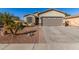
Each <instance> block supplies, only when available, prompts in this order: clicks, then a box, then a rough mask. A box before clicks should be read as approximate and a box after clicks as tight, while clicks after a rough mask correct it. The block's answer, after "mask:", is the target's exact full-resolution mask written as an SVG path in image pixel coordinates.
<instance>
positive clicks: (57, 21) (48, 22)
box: [42, 17, 63, 26]
mask: <svg viewBox="0 0 79 59" xmlns="http://www.w3.org/2000/svg"><path fill="white" fill-rule="evenodd" d="M62 20H63V19H62V18H47V17H46V18H45V17H44V18H42V21H43V26H60V25H62Z"/></svg>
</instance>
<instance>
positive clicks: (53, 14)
mask: <svg viewBox="0 0 79 59" xmlns="http://www.w3.org/2000/svg"><path fill="white" fill-rule="evenodd" d="M44 16H45V17H46V16H51V17H54V16H58V17H65V14H63V13H60V12H57V11H54V10H52V11H49V12H46V13H43V14H40V15H39V19H40V20H39V23H41V17H44Z"/></svg>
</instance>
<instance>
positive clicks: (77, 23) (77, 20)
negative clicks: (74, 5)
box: [66, 15, 79, 26]
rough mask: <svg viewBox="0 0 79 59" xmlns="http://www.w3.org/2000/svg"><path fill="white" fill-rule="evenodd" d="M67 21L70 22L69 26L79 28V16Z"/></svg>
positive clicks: (67, 18)
mask: <svg viewBox="0 0 79 59" xmlns="http://www.w3.org/2000/svg"><path fill="white" fill-rule="evenodd" d="M66 21H68V22H69V26H79V15H78V16H68V17H66Z"/></svg>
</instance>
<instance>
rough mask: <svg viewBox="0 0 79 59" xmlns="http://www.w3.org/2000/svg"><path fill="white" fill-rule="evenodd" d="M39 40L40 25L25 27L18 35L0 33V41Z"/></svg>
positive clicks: (26, 41)
mask: <svg viewBox="0 0 79 59" xmlns="http://www.w3.org/2000/svg"><path fill="white" fill-rule="evenodd" d="M38 42H39V27H38V26H35V27H25V28H24V29H23V30H22V31H19V32H18V34H17V35H15V36H12V35H11V34H7V35H5V36H1V35H0V43H6V44H7V43H38Z"/></svg>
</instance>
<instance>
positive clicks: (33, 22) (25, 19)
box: [24, 15, 35, 25]
mask: <svg viewBox="0 0 79 59" xmlns="http://www.w3.org/2000/svg"><path fill="white" fill-rule="evenodd" d="M27 17H32V19H33V20H32V23H31V24H32V25H34V24H35V17H34V16H33V15H28V16H25V17H24V21H25V22H27ZM27 23H28V22H27Z"/></svg>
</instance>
